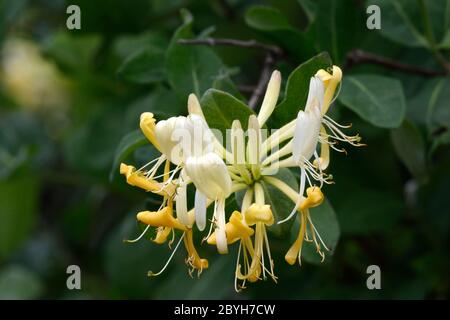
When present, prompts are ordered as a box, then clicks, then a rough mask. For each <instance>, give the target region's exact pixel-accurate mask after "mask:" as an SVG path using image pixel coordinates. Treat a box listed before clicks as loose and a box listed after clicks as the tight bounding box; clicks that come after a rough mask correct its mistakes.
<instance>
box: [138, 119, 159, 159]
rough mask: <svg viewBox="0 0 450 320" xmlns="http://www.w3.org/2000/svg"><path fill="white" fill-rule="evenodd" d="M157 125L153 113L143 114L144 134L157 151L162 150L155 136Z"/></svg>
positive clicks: (142, 125) (141, 122)
mask: <svg viewBox="0 0 450 320" xmlns="http://www.w3.org/2000/svg"><path fill="white" fill-rule="evenodd" d="M155 125H156V119H155V118H154V117H153V113H151V112H144V113H143V114H141V121H140V127H141V130H142V132H143V133H144V135H145V136H146V137H147V139H148V140H149V141H150V142H151V144H153V145H154V146H155V148H156V149H158V150H160V148H159V143H158V140H157V139H156V135H155ZM160 151H161V150H160Z"/></svg>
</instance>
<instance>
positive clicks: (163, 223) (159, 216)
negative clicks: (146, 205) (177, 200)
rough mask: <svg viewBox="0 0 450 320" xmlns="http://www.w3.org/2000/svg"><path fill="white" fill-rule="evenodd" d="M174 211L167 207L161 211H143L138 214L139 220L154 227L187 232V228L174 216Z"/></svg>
mask: <svg viewBox="0 0 450 320" xmlns="http://www.w3.org/2000/svg"><path fill="white" fill-rule="evenodd" d="M172 212H173V209H172V208H171V207H170V206H167V207H165V208H163V209H162V210H159V211H141V212H139V213H138V214H137V216H136V217H137V220H139V221H141V222H142V223H145V224H146V225H149V226H152V227H168V228H174V229H178V230H182V231H186V230H187V229H186V226H185V225H183V224H182V223H180V222H179V221H178V220H177V219H176V218H174V217H173V215H172Z"/></svg>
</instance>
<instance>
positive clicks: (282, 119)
mask: <svg viewBox="0 0 450 320" xmlns="http://www.w3.org/2000/svg"><path fill="white" fill-rule="evenodd" d="M331 66H332V62H331V59H330V56H329V55H328V54H327V53H326V52H323V53H320V54H318V55H317V56H315V57H313V58H311V59H309V60H308V61H306V62H304V63H302V64H301V65H300V66H298V67H297V68H296V69H295V70H294V71H292V73H291V74H290V75H289V78H288V80H287V84H286V90H285V95H284V100H283V101H282V102H281V103H280V104H279V105H278V106H277V107H276V108H275V110H274V112H273V114H272V116H271V119H270V121H271V124H272V128H279V127H281V126H282V125H284V124H286V123H288V122H290V121H291V120H293V119H295V118H296V117H297V113H298V112H299V111H300V110H302V109H303V108H304V106H305V104H306V99H307V98H308V91H309V81H310V80H311V77H313V76H314V75H315V74H316V72H317V71H318V70H320V69H328V68H330V67H331Z"/></svg>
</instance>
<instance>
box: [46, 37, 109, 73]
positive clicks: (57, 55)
mask: <svg viewBox="0 0 450 320" xmlns="http://www.w3.org/2000/svg"><path fill="white" fill-rule="evenodd" d="M100 45H101V37H99V36H98V35H95V34H93V35H84V36H81V37H76V36H73V35H72V34H70V32H59V33H57V34H55V35H54V36H53V38H51V39H50V41H49V42H48V44H47V46H46V48H45V50H46V53H47V54H49V55H50V56H51V57H53V58H54V59H55V60H56V61H57V62H58V63H59V64H60V65H62V66H63V67H65V68H70V69H72V70H76V71H79V70H80V69H87V68H89V67H92V65H93V63H94V59H95V55H96V53H97V52H98V50H99V49H100Z"/></svg>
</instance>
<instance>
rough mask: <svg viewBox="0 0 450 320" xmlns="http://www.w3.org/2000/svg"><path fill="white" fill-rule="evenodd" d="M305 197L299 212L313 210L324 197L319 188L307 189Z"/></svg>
mask: <svg viewBox="0 0 450 320" xmlns="http://www.w3.org/2000/svg"><path fill="white" fill-rule="evenodd" d="M306 194H307V197H306V199H305V200H304V201H303V202H302V204H301V205H300V208H299V211H302V210H305V209H308V208H314V207H317V206H319V205H320V204H322V202H323V199H324V195H323V193H322V190H320V188H319V187H309V188H308V189H306Z"/></svg>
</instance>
